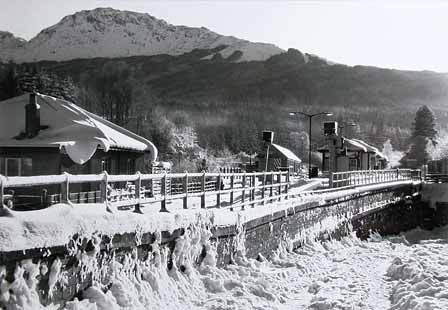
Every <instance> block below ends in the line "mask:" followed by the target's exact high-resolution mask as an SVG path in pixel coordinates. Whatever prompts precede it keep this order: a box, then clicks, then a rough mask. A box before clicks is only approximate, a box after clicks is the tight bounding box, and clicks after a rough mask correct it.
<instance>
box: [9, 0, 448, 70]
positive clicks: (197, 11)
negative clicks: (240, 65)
mask: <svg viewBox="0 0 448 310" xmlns="http://www.w3.org/2000/svg"><path fill="white" fill-rule="evenodd" d="M0 4H1V5H0V8H1V10H0V30H6V31H10V32H12V33H14V34H15V35H17V36H20V37H23V38H25V39H30V38H32V37H33V36H35V35H36V34H37V33H38V32H39V31H40V30H42V29H43V28H46V27H49V26H51V25H53V24H55V23H57V22H58V21H59V20H61V19H62V17H64V16H65V15H68V14H72V13H74V12H76V11H79V10H86V9H92V8H96V7H113V8H116V9H124V10H131V11H138V12H146V13H149V14H151V15H153V16H155V17H157V18H161V19H164V20H166V21H168V22H169V23H172V24H175V25H188V26H204V27H207V28H209V29H211V30H213V31H215V32H218V33H221V34H225V35H233V36H236V37H239V38H244V39H248V40H250V41H259V42H269V43H273V44H276V45H278V46H279V47H281V48H284V49H287V48H289V47H293V48H297V49H299V50H301V51H303V52H307V53H313V54H316V55H319V56H321V57H324V58H327V59H329V60H332V61H335V62H339V63H344V64H348V65H357V64H362V65H373V66H379V67H387V68H398V69H409V70H434V71H441V72H448V1H445V2H443V1H441V0H440V1H436V0H434V1H430V0H426V1H425V0H422V1H393V0H389V1H367V0H364V1H363V0H359V1H336V0H333V1H281V0H280V1H274V0H271V1H268V0H264V1H262V0H260V1H237V0H230V1H212V0H209V1H188V0H184V1H170V0H164V1H162V0H160V1H154V0H153V1H151V0H110V1H109V0H0Z"/></svg>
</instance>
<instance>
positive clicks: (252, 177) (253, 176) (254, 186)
mask: <svg viewBox="0 0 448 310" xmlns="http://www.w3.org/2000/svg"><path fill="white" fill-rule="evenodd" d="M250 178H251V180H252V182H251V183H252V187H253V189H252V195H251V196H252V197H251V199H252V201H255V188H256V187H257V184H256V183H257V180H256V178H255V173H253V174H252V176H251V177H250ZM254 207H255V202H254V203H252V208H254Z"/></svg>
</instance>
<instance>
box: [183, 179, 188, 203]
mask: <svg viewBox="0 0 448 310" xmlns="http://www.w3.org/2000/svg"><path fill="white" fill-rule="evenodd" d="M182 186H183V190H184V194H185V197H184V203H183V204H184V209H188V172H187V171H185V176H184V178H183V180H182Z"/></svg>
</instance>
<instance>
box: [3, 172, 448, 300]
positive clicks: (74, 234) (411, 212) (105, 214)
mask: <svg viewBox="0 0 448 310" xmlns="http://www.w3.org/2000/svg"><path fill="white" fill-rule="evenodd" d="M437 182H438V181H437ZM440 184H442V183H435V181H430V180H429V179H428V177H427V176H422V174H421V172H420V171H419V170H409V169H393V170H371V171H351V172H340V173H339V172H338V173H333V174H331V175H330V176H329V178H321V179H312V180H307V179H304V178H299V177H292V176H290V175H289V173H288V172H261V173H259V172H257V173H227V174H226V173H205V172H203V173H174V174H141V173H137V174H135V175H108V174H107V173H103V174H99V175H69V174H63V175H54V176H37V177H36V176H35V177H4V176H0V201H1V202H3V203H2V204H1V206H0V282H1V283H0V284H1V285H0V287H2V288H0V290H2V289H3V288H10V287H11V285H13V283H15V282H14V281H19V280H20V279H22V280H23V279H25V280H26V279H27V277H29V272H28V273H27V272H26V271H27V270H31V269H30V268H31V267H30V266H34V267H36V266H37V267H38V268H40V270H50V271H51V270H56V271H57V272H56V271H55V272H53V273H52V272H46V273H44V274H43V273H41V274H40V275H36V274H34V275H33V276H36V277H37V279H38V281H37V282H38V284H37V285H38V287H39V288H41V289H40V290H39V298H40V299H41V302H42V304H49V303H51V302H61V303H63V302H64V301H67V300H71V299H73V298H74V297H80V296H81V297H82V292H83V290H84V289H86V288H88V287H89V286H91V285H92V284H100V285H101V286H103V287H104V288H105V290H107V287H108V285H110V283H109V282H110V279H109V278H108V277H107V276H104V272H103V271H104V268H108V267H107V266H109V265H110V264H112V261H118V262H120V263H121V264H124V263H125V262H126V261H129V260H130V259H131V260H134V259H138V260H149V261H152V260H153V259H154V257H155V256H154V255H155V253H156V252H157V251H159V249H161V248H163V249H165V252H164V253H165V255H166V257H167V258H168V260H167V264H168V268H172V266H176V267H177V268H180V270H182V264H183V263H182V259H193V260H194V261H195V262H196V263H197V264H201V262H202V260H204V259H205V258H206V257H207V255H208V254H207V253H208V252H210V251H216V252H217V253H218V256H217V257H218V261H217V263H218V264H228V263H232V262H235V260H236V259H238V257H239V256H240V255H241V251H242V249H244V255H245V256H247V257H253V258H257V257H258V258H260V259H263V258H264V257H269V255H271V254H272V253H273V252H274V251H276V250H277V249H278V248H279V247H283V248H285V247H287V248H288V249H290V250H293V249H294V248H297V247H300V246H301V245H302V244H304V243H306V242H309V241H311V240H316V239H320V240H325V239H328V238H338V237H340V236H343V235H345V234H347V233H349V232H351V231H355V232H356V233H357V234H358V236H360V237H361V238H365V237H367V236H368V235H369V234H370V233H371V232H372V231H378V232H380V233H383V234H390V233H399V232H401V231H404V230H407V229H411V228H414V227H416V226H419V225H420V226H425V227H430V226H431V225H436V224H437V223H438V222H437V221H436V220H435V217H436V215H437V214H439V213H440V212H439V211H437V208H439V206H442V204H443V201H437V202H436V205H434V204H432V203H430V202H428V197H429V200H431V196H432V195H433V192H431V191H433V190H434V189H433V187H432V186H442V185H443V186H444V185H445V184H442V185H440ZM441 199H442V198H441ZM443 199H445V198H444V197H443ZM443 199H442V200H443ZM447 202H448V200H447ZM440 208H441V207H440ZM436 222H437V223H436ZM186 243H188V244H186ZM179 244H182V247H183V248H184V249H185V248H188V249H191V251H190V252H189V253H190V254H189V255H190V256H191V257H190V256H189V258H188V257H183V258H182V259H180V258H179V255H178V254H176V253H178V252H179V250H178V247H179V246H180V245H179ZM34 267H33V268H34ZM20 270H22V271H23V272H20ZM33 270H34V269H33ZM102 275H103V276H102ZM33 285H36V284H33ZM3 293H4V292H0V296H2V294H3ZM12 294H14V293H12ZM2 302H3V303H4V304H5V303H7V302H8V301H5V300H2V299H0V306H2Z"/></svg>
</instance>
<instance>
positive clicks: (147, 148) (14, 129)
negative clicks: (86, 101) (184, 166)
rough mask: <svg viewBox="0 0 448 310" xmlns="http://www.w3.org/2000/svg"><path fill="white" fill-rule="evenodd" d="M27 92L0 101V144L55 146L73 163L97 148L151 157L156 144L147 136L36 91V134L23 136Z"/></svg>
mask: <svg viewBox="0 0 448 310" xmlns="http://www.w3.org/2000/svg"><path fill="white" fill-rule="evenodd" d="M29 98H30V94H24V95H21V96H18V97H14V98H11V99H8V100H5V101H1V102H0V124H1V130H0V147H28V148H30V147H58V148H60V149H64V150H65V152H66V153H67V155H68V156H69V157H70V158H71V159H72V160H73V161H74V162H76V163H78V164H83V163H85V162H86V161H87V160H89V159H90V158H91V157H92V156H93V154H94V153H95V151H96V150H97V148H99V149H101V150H103V151H104V152H108V151H109V150H110V149H121V150H129V151H137V152H144V153H146V154H149V158H150V159H151V160H152V161H155V160H156V158H157V148H156V147H155V146H154V144H152V143H151V142H150V141H149V140H147V139H145V138H143V137H141V136H139V135H137V134H135V133H133V132H131V131H129V130H127V129H125V128H123V127H120V126H118V125H116V124H114V123H111V122H109V121H107V120H105V119H103V118H101V117H100V116H98V115H95V114H93V113H90V112H88V111H86V110H84V109H82V108H81V107H79V106H77V105H75V104H74V103H71V102H69V101H66V100H62V99H58V98H54V97H51V96H46V95H43V94H36V100H37V104H38V107H39V108H40V127H41V129H40V130H39V132H38V134H37V136H35V137H33V138H27V137H24V135H23V134H24V132H25V119H26V114H25V106H26V105H27V104H28V103H29Z"/></svg>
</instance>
